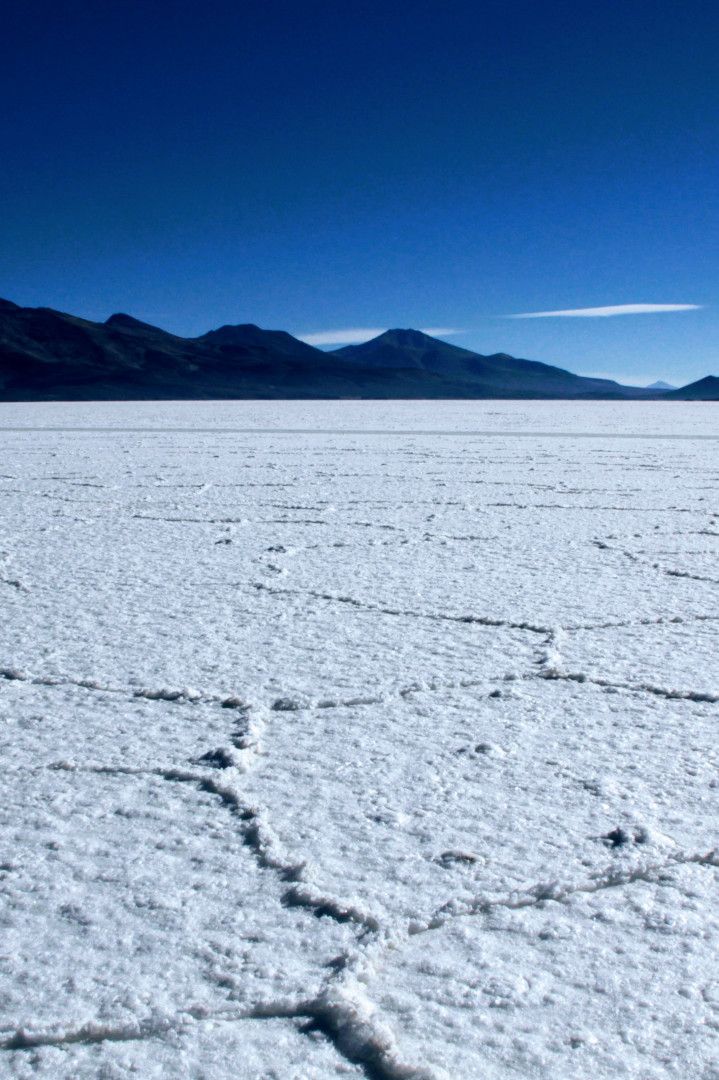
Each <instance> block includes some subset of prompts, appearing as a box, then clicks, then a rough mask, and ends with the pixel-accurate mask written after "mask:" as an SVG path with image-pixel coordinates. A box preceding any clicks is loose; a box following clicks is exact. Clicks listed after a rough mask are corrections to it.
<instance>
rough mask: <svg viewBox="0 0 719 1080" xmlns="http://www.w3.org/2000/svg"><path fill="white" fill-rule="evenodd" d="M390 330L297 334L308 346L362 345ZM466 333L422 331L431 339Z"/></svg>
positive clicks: (453, 329)
mask: <svg viewBox="0 0 719 1080" xmlns="http://www.w3.org/2000/svg"><path fill="white" fill-rule="evenodd" d="M388 329H389V328H388V327H386V326H381V327H376V326H375V327H367V326H354V327H350V328H349V329H347V330H318V331H317V332H316V333H313V334H297V337H298V338H299V340H300V341H304V342H305V344H306V345H361V344H362V342H364V341H371V339H372V338H375V337H379V335H380V334H384V333H385V332H386V330H388ZM464 332H465V331H464V330H458V329H457V328H456V327H451V326H428V327H424V328H423V329H422V333H423V334H429V335H430V337H449V336H450V334H463V333H464Z"/></svg>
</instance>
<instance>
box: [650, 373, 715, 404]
mask: <svg viewBox="0 0 719 1080" xmlns="http://www.w3.org/2000/svg"><path fill="white" fill-rule="evenodd" d="M662 397H665V398H671V399H672V400H674V401H719V378H717V376H716V375H707V376H705V378H703V379H699V380H698V381H697V382H693V383H689V385H688V386H682V387H680V389H679V390H672V391H671V392H670V393H668V394H663V395H662Z"/></svg>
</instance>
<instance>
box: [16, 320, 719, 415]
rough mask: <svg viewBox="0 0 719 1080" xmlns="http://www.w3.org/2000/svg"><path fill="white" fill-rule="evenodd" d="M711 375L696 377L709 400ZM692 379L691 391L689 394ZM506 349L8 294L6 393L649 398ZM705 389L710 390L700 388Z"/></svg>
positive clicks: (33, 396)
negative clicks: (327, 348)
mask: <svg viewBox="0 0 719 1080" xmlns="http://www.w3.org/2000/svg"><path fill="white" fill-rule="evenodd" d="M718 383H719V380H717V379H715V378H713V377H710V378H709V379H705V380H702V382H701V383H695V384H693V386H694V388H699V389H700V390H701V388H702V387H703V386H704V384H707V386H704V389H703V391H702V393H703V394H704V395H705V396H709V397H711V398H712V400H714V399H716V397H717V396H719V395H717V393H716V388H715V389H714V394H713V395H712V394H711V393H710V392H709V391H711V389H712V386H714V387H715V386H716V384H718ZM692 389H693V388H692V387H687V388H685V390H687V391H690V390H692ZM681 394H682V391H672V392H668V393H665V392H661V393H660V392H659V391H656V390H642V389H639V388H637V387H630V386H621V385H620V384H619V383H616V382H612V381H610V380H607V379H590V378H584V377H582V376H580V375H573V374H572V373H571V372H569V371H564V370H563V369H562V368H557V367H551V366H549V365H548V364H540V363H537V362H535V361H532V360H519V359H516V358H515V357H512V356H508V355H506V354H504V353H495V354H493V355H491V356H482V355H480V354H479V353H474V352H471V351H470V350H468V349H461V348H458V347H457V346H455V345H450V344H448V343H447V342H444V341H438V340H437V339H436V338H432V337H429V336H428V335H427V334H423V333H421V332H420V331H418V330H388V331H387V332H386V333H384V334H381V335H380V336H379V337H377V338H375V339H374V340H373V341H368V342H365V343H364V344H363V345H354V346H349V347H347V348H344V349H338V350H336V351H335V352H331V353H327V352H322V351H321V350H320V349H315V348H313V347H312V346H311V345H307V344H306V343H304V342H302V341H298V340H297V338H294V337H292V335H291V334H288V333H286V332H285V331H283V330H263V329H261V328H260V327H258V326H254V325H252V324H243V325H239V326H222V327H220V328H219V329H217V330H210V331H209V332H208V333H206V334H203V335H201V336H200V337H195V338H184V337H179V336H177V335H176V334H170V333H168V332H167V331H165V330H161V329H160V328H159V327H156V326H151V325H150V324H149V323H145V322H141V321H140V320H139V319H135V318H133V316H131V315H126V314H121V313H118V314H116V315H111V316H110V318H109V319H107V320H106V322H104V323H97V322H92V321H90V320H88V319H81V318H78V317H77V316H74V315H68V314H66V313H64V312H61V311H54V310H53V309H52V308H23V307H19V306H18V305H17V304H13V303H12V302H10V301H9V300H0V401H63V400H65V401H99V400H143V399H147V400H172V399H212V398H224V399H228V398H229V399H232V398H265V399H281V398H375V399H381V398H468V399H469V398H518V397H519V398H585V399H591V398H609V399H611V398H614V399H622V398H652V397H660V396H661V398H662V399H664V398H667V397H671V396H677V395H681ZM694 396H696V397H699V396H702V394H700V393H697V394H695V395H694Z"/></svg>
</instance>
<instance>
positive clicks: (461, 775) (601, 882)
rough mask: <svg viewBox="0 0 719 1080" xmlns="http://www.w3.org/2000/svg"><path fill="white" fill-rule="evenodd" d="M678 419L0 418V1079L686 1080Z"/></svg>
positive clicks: (712, 549) (701, 693)
mask: <svg viewBox="0 0 719 1080" xmlns="http://www.w3.org/2000/svg"><path fill="white" fill-rule="evenodd" d="M716 415H717V414H716V409H715V407H713V406H711V405H704V404H678V403H673V404H669V403H663V404H662V403H653V404H627V403H616V404H615V403H607V402H603V403H594V404H589V403H571V404H570V403H561V404H558V403H548V402H537V403H527V402H503V403H497V402H473V403H458V402H438V403H431V404H430V403H422V402H419V403H409V402H399V403H387V402H378V403H367V402H326V403H313V402H309V403H308V402H304V403H303V402H296V403H278V402H265V403H262V402H259V403H258V402H246V403H228V402H224V403H188V402H183V403H167V404H157V403H133V404H125V405H122V404H113V403H110V404H101V405H73V404H47V405H22V404H20V405H3V406H0V602H1V604H2V609H1V614H2V622H1V624H0V625H1V629H0V676H1V678H0V731H2V733H3V736H4V739H3V754H2V764H1V766H0V767H1V768H2V779H3V799H2V805H1V806H0V833H1V835H2V839H3V851H2V855H0V925H1V928H2V934H1V939H0V940H1V944H0V1075H7V1076H9V1077H23V1078H25V1077H46V1078H68V1080H70V1078H73V1080H74V1078H76V1077H77V1078H90V1077H100V1076H101V1077H103V1078H104V1077H107V1078H124V1077H129V1076H136V1075H140V1076H142V1077H172V1078H173V1080H174V1078H178V1080H182V1078H190V1077H192V1078H196V1077H197V1078H199V1077H202V1078H203V1080H204V1078H207V1080H215V1078H217V1080H224V1078H228V1080H229V1078H230V1077H233V1078H237V1077H240V1078H263V1080H265V1078H277V1080H280V1078H281V1080H285V1078H292V1080H315V1078H316V1080H320V1078H323V1077H340V1076H358V1077H361V1076H368V1077H374V1078H376V1080H377V1078H378V1080H396V1078H410V1080H411V1078H419V1077H425V1078H436V1077H444V1078H448V1077H449V1078H452V1080H465V1078H477V1080H495V1078H497V1080H504V1078H507V1080H509V1078H542V1080H544V1078H551V1080H565V1078H566V1080H570V1078H571V1080H575V1078H577V1080H578V1078H580V1077H581V1078H584V1077H587V1076H596V1077H597V1078H607V1080H610V1078H614V1077H619V1076H623V1077H631V1078H633V1080H655V1078H657V1080H659V1078H663V1077H677V1078H679V1077H682V1078H684V1077H692V1078H697V1080H717V1078H719V976H718V975H717V972H718V971H719V906H718V901H717V873H718V868H719V854H717V853H716V847H717V843H718V841H717V832H718V831H719V830H718V827H717V826H718V815H717V798H718V796H719V773H718V772H717V758H718V756H719V751H717V740H716V731H717V717H718V714H719V673H718V672H719V669H718V668H717V663H716V658H717V645H718V644H719V604H718V603H717V600H718V599H719V563H718V561H717V554H718V553H719V507H718V506H717V498H716V496H717V480H718V478H719V477H718V474H719V462H718V461H717V439H716V435H717V424H716Z"/></svg>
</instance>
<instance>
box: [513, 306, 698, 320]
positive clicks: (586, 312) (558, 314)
mask: <svg viewBox="0 0 719 1080" xmlns="http://www.w3.org/2000/svg"><path fill="white" fill-rule="evenodd" d="M701 306H702V305H701V304H613V305H611V306H610V307H587V308H568V309H567V310H566V311H524V312H522V313H521V314H519V315H507V316H506V317H507V318H508V319H554V318H572V319H606V318H608V317H609V316H611V315H655V314H657V313H658V312H662V311H698V310H699V308H700V307H701Z"/></svg>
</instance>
